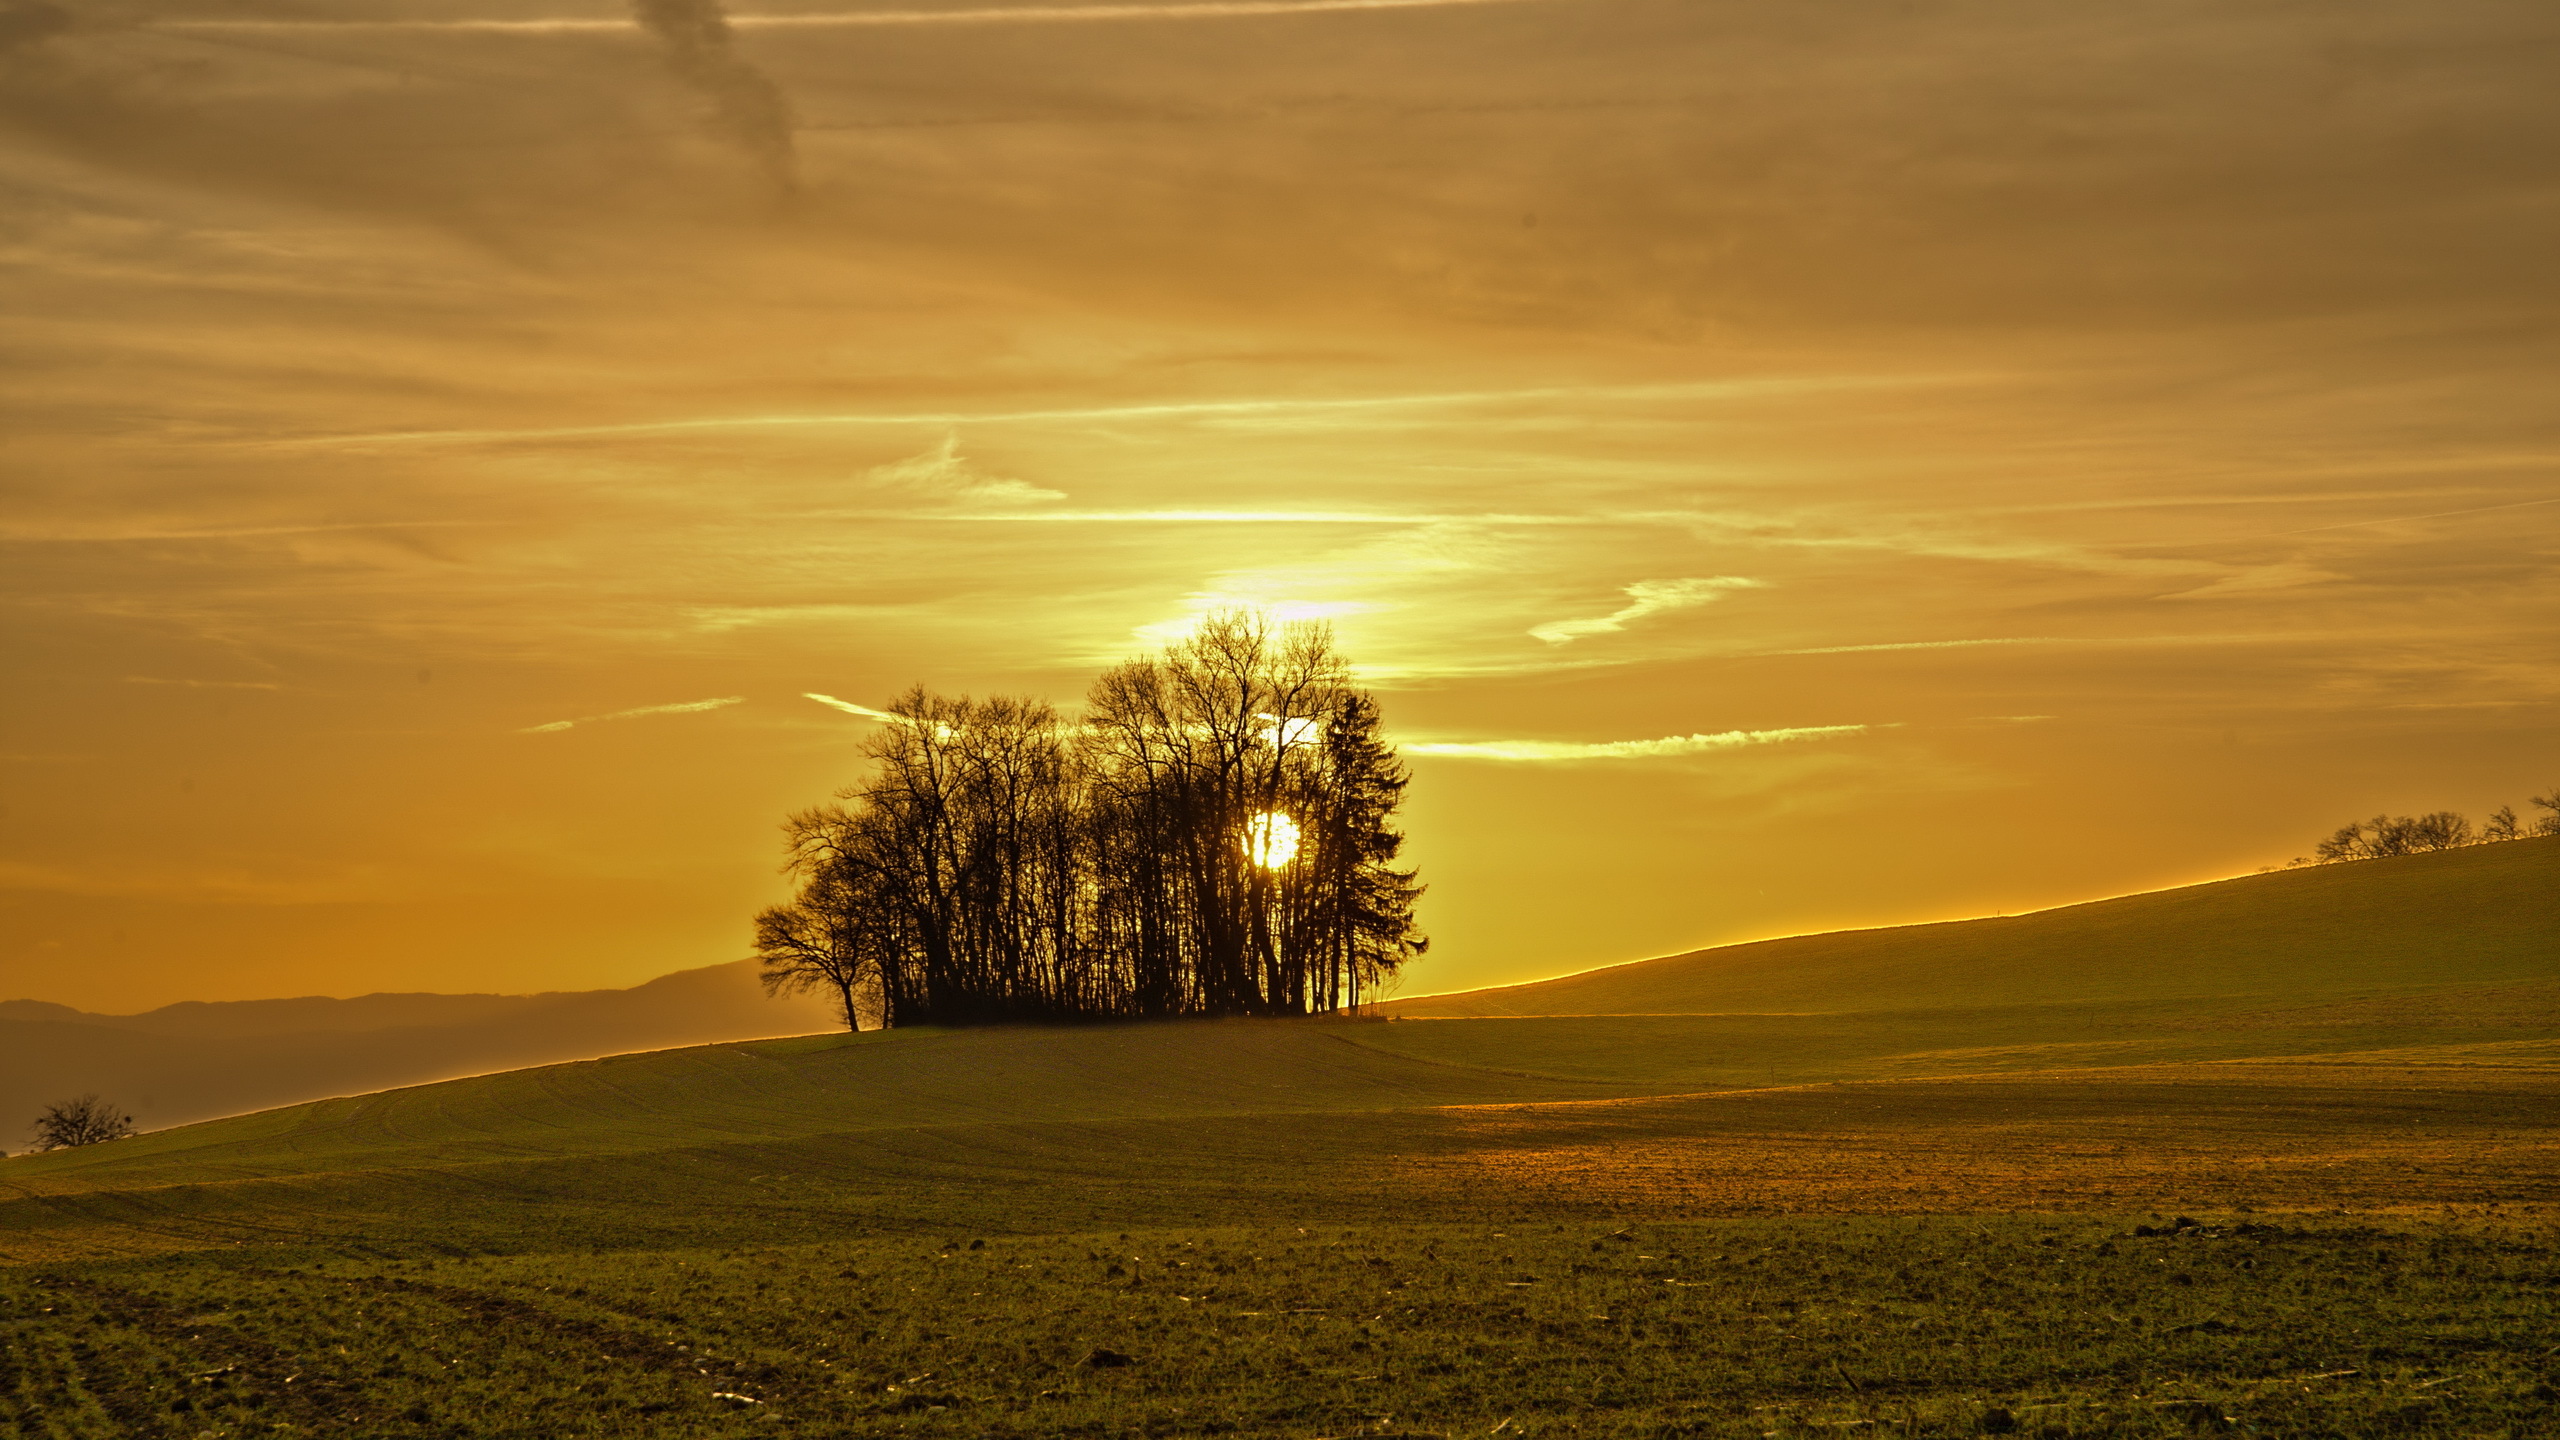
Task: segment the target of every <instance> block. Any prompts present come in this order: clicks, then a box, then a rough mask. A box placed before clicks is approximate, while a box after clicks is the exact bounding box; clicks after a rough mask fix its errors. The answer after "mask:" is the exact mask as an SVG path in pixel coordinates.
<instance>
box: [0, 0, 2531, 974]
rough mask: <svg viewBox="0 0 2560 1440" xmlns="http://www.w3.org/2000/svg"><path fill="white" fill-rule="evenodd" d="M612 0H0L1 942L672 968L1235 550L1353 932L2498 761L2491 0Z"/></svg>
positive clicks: (1780, 920)
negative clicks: (1331, 672)
mask: <svg viewBox="0 0 2560 1440" xmlns="http://www.w3.org/2000/svg"><path fill="white" fill-rule="evenodd" d="M696 3H707V0H645V4H644V8H645V9H646V10H648V11H649V12H651V13H652V14H653V15H654V16H655V23H653V24H652V25H648V26H644V25H641V24H638V23H635V22H634V19H633V13H634V12H633V11H632V10H631V9H629V8H625V7H621V6H617V5H615V4H611V3H600V0H338V3H332V4H328V5H317V4H304V3H293V0H213V3H204V0H198V3H188V4H179V3H176V0H117V3H113V4H106V3H95V4H92V3H86V0H82V3H76V4H75V3H72V0H59V5H60V8H56V6H55V5H49V4H46V3H41V0H0V267H5V268H4V269H0V287H5V288H4V289H0V295H5V314H6V316H7V323H6V325H5V327H0V355H4V356H5V361H0V363H5V368H6V384H5V385H0V484H5V492H4V493H5V495H6V503H5V509H0V556H4V557H5V559H4V560H0V596H5V606H6V608H5V612H4V613H5V626H0V630H5V634H4V635H0V643H5V647H6V649H5V661H0V664H5V673H6V677H7V680H6V695H5V701H6V703H5V710H0V805H5V817H0V887H5V888H4V889H0V998H13V997H21V996H24V997H32V998H39V999H46V1000H55V1001H61V1002H65V1003H70V1004H76V1005H81V1006H84V1007H87V1008H91V1009H98V1010H110V1011H129V1010H138V1009H142V1008H146V1007H149V1006H153V1005H158V1004H162V1003H166V1002H169V1001H173V1000H180V999H231V998H248V997H257V996H271V995H292V994H307V993H328V994H342V995H346V994H357V993H362V992H366V991H372V990H384V989H394V990H502V991H527V990H544V989H562V988H587V987H596V986H607V985H626V984H631V983H636V982H638V981H640V980H644V979H647V978H649V977H651V976H653V975H657V974H660V973H663V972H666V971H669V970H673V969H679V968H683V967H688V966H695V965H704V964H710V963H714V962H719V961H725V960H732V959H736V958H738V957H740V956H742V955H744V954H746V953H747V946H748V930H747V925H748V920H749V917H750V916H751V915H752V913H753V912H754V910H755V909H756V908H757V907H759V906H761V905H764V904H769V903H772V902H773V901H775V900H777V899H779V898H781V896H782V895H783V894H784V893H785V889H784V882H783V880H782V879H781V878H780V877H779V876H778V875H777V874H776V873H775V865H776V862H777V860H778V858H779V855H778V836H777V831H776V824H777V822H778V821H779V820H780V818H781V816H782V815H783V814H784V812H786V811H787V810H790V809H792V808H794V807H798V806H802V805H807V804H811V803H815V802H817V801H819V800H822V799H824V798H825V797H826V795H827V794H828V793H829V792H830V791H831V790H833V789H834V788H836V787H838V786H841V785H843V784H845V783H847V782H848V781H850V780H852V779H853V778H855V775H856V763H857V759H858V756H857V747H858V745H859V744H860V742H861V740H862V738H863V736H864V735H865V734H866V733H867V730H866V727H868V726H869V725H871V724H872V723H875V722H872V721H870V720H867V719H865V718H864V717H863V716H861V715H860V714H858V713H855V712H854V710H852V709H848V708H846V707H845V706H844V705H831V704H829V703H826V702H825V701H822V700H818V699H812V698H810V697H811V696H812V695H816V696H826V697H833V698H834V699H835V700H838V701H842V702H848V703H849V704H850V705H851V706H853V707H864V706H873V707H876V706H878V705H881V704H883V703H885V702H886V701H887V700H888V699H889V698H890V697H891V696H892V695H893V694H895V693H896V692H897V691H899V690H900V689H903V688H904V687H905V686H907V685H908V684H910V683H913V682H918V681H921V682H923V683H925V684H927V685H930V686H933V687H936V688H939V689H945V690H950V691H955V692H961V691H965V692H970V693H976V694H986V693H990V692H1008V693H1028V694H1034V695H1040V696H1045V697H1049V698H1051V699H1054V700H1056V701H1059V702H1061V703H1071V702H1073V701H1075V700H1076V699H1077V698H1078V697H1079V696H1080V695H1081V694H1082V692H1083V690H1084V687H1085V685H1086V683H1087V681H1088V680H1089V678H1090V677H1091V676H1092V674H1093V673H1094V672H1095V671H1096V670H1097V669H1099V668H1101V667H1102V666H1104V665H1107V664H1109V663H1111V662H1113V661H1116V660H1118V659H1121V658H1123V657H1126V656H1128V655H1130V654H1133V653H1136V652H1138V651H1140V650H1142V649H1144V648H1147V647H1149V646H1152V645H1154V644H1158V643H1161V641H1162V640H1163V639H1164V638H1166V637H1168V636H1171V635H1174V634H1177V633H1179V632H1180V631H1181V630H1182V629H1183V628H1184V627H1185V625H1186V623H1187V621H1188V620H1189V618H1190V617H1193V616H1196V615H1198V614H1199V613H1201V612H1203V611H1205V610H1208V609H1211V608H1215V607H1219V606H1226V605H1237V604H1250V605H1260V606H1265V607H1268V608H1269V609H1270V610H1271V611H1273V612H1274V613H1275V614H1278V615H1281V616H1285V617H1320V618H1325V619H1329V620H1330V621H1331V622H1332V623H1333V625H1334V626H1335V627H1336V629H1337V631H1338V633H1339V635H1340V637H1341V640H1342V643H1343V646H1344V648H1345V649H1346V650H1347V651H1348V652H1349V653H1350V654H1351V655H1352V656H1353V657H1354V658H1355V659H1356V660H1357V661H1359V662H1360V663H1361V665H1362V667H1363V671H1364V674H1365V677H1366V679H1367V681H1368V683H1369V684H1370V685H1371V686H1372V687H1374V688H1375V689H1376V690H1377V691H1378V693H1379V694H1380V696H1381V698H1382V700H1383V701H1384V704H1385V707H1386V714H1387V718H1388V722H1389V725H1390V727H1391V728H1392V730H1393V731H1394V733H1395V736H1396V738H1397V739H1398V740H1399V741H1400V742H1401V743H1402V744H1403V745H1404V747H1405V750H1406V753H1407V756H1408V758H1409V761H1410V763H1411V767H1412V770H1413V774H1414V782H1413V787H1412V790H1411V792H1410V798H1409V805H1408V811H1407V817H1406V818H1407V825H1408V829H1409V832H1410V835H1411V841H1410V845H1409V848H1408V852H1407V854H1408V858H1409V859H1410V860H1412V861H1413V862H1415V863H1417V864H1418V865H1420V866H1421V868H1422V871H1423V877H1424V879H1425V880H1426V881H1428V882H1429V884H1430V885H1431V887H1432V888H1431V892H1430V895H1429V897H1428V899H1427V900H1426V901H1425V904H1424V910H1423V919H1424V922H1425V925H1426V928H1427V929H1428V930H1429V932H1430V933H1431V935H1432V936H1433V939H1434V947H1433V950H1432V953H1431V955H1430V957H1429V958H1428V959H1427V960H1426V961H1424V962H1422V963H1421V964H1420V965H1418V966H1417V967H1415V969H1414V970H1413V972H1412V973H1411V976H1410V978H1409V979H1408V981H1407V982H1406V985H1405V987H1404V988H1405V993H1408V994H1418V993H1425V992H1429V991H1436V990H1447V989H1455V988H1462V987H1467V986H1472V985H1479V984H1490V983H1500V982H1507V981H1514V980H1523V979H1530V978H1535V977H1539V976H1545V975H1551V974H1556V973H1560V972H1563V971H1567V970H1573V969H1579V968H1585V967H1588V966H1591V965H1596V964H1604V963H1611V962H1616V961H1622V960H1632V959H1637V958H1641V957H1644V956H1647V955H1654V954H1661V953H1667V952H1671V951H1676V950H1681V949H1686V948H1692V947H1695V946H1699V945H1704V944H1710V943H1716V942H1721V941H1727V940H1737V939H1750V938H1756V937H1762V936H1768V935H1776V934H1785V933H1792V932H1798V931H1803V930H1810V929H1825V928H1837V927H1841V926H1850V925H1870V924H1879V923H1890V922H1897V921H1908V920H1922V919H1937V918H1947V917H1953V916H1960V915H1974V914H1985V913H1994V912H2005V911H2016V910H2021V909H2027V908H2034V907H2040V906H2046V905H2052V904H2058V903H2064V902H2068V901H2072V900H2078V899H2086V898H2092V897H2096V896H2101V895H2108V894H2115V893H2121V892H2125V891H2131V890H2138V889H2147V888H2156V887H2159V886H2164V885H2171V884H2178V883H2183V882H2187V881H2191V880H2198V879H2204V878H2210V877H2215V876H2222V875H2229V874H2235V873H2245V872H2247V871H2250V870H2253V869H2256V868H2258V867H2260V866H2264V865H2269V864H2277V863H2281V862H2283V861H2284V860H2286V859H2288V858H2289V857H2292V856H2295V855H2300V854H2304V853H2307V852H2308V851H2309V849H2310V846H2311V844H2312V842H2313V841H2314V840H2316V839H2317V838H2318V837H2319V836H2321V835H2323V834H2325V833H2327V832H2328V831H2329V830H2331V829H2333V828H2335V827H2336V826H2337V825H2338V824H2340V823H2342V822H2344V821H2346V820H2348V819H2351V818H2355V817H2358V816H2363V815H2370V814H2372V813H2374V812H2375V811H2377V810H2383V809H2389V810H2392V811H2395V812H2398V811H2417V810H2433V809H2439V808H2452V809H2457V810H2463V811H2467V812H2469V813H2470V814H2471V815H2472V816H2473V817H2474V818H2477V817H2479V816H2480V815H2481V814H2483V813H2485V812H2486V811H2487V810H2489V809H2490V808H2492V807H2494V806H2496V805H2497V804H2499V803H2501V802H2508V803H2516V804H2519V805H2521V803H2522V801H2523V799H2524V797H2525V795H2526V794H2527V793H2529V792H2533V791H2538V790H2541V789H2543V788H2545V787H2549V786H2551V785H2553V784H2554V783H2555V782H2560V344H2555V335H2560V328H2555V323H2554V322H2555V320H2556V319H2560V164H2556V163H2555V160H2554V156H2555V155H2560V87H2555V86H2554V85H2553V83H2552V77H2553V75H2554V74H2555V73H2560V8H2555V7H2553V6H2551V5H2550V4H2549V3H2548V0H2516V3H2472V0H2427V3H2416V0H2404V3H2390V4H2379V3H2369V0H2345V3H2338V0H2321V3H2300V4H2291V5H2285V4H2271V5H2259V6H2230V5H2222V4H2205V3H2161V0H2137V3H2128V4H2115V5H2105V6H2092V5H2057V4H2051V3H2024V0H2015V3H1998V0H1991V3H1954V4H1941V5H1911V4H1904V3H1882V0H1875V3H1813V4H1783V5H1781V4H1727V3H1712V0H1400V3H1397V0H1323V3H1304V4H1289V3H1262V0H1208V3H1183V0H1165V3H1156V4H1148V3H1125V4H1124V3H1108V4H1094V3H1083V4H1080V3H1073V0H1062V3H1056V4H1030V5H1013V4H1004V5H1001V6H990V5H984V4H967V3H957V4H935V3H929V0H875V3H868V4H854V3H850V0H843V3H839V4H838V5H837V6H836V8H828V0H796V3H805V4H806V5H807V6H808V7H809V8H806V9H794V10H792V11H790V12H789V13H788V14H785V13H783V12H782V11H781V10H779V9H778V8H777V9H772V10H758V9H744V8H741V9H736V10H733V11H732V12H731V15H730V23H731V26H732V30H731V33H730V34H729V35H727V36H723V35H722V34H721V33H720V31H719V28H718V26H717V25H716V24H713V23H711V22H710V21H709V20H708V19H707V18H706V14H707V12H705V11H702V10H696V9H693V8H692V6H693V5H694V4H696ZM772 3H774V4H775V5H777V6H779V5H780V4H781V3H783V0H772ZM1293 12H1295V13H1293Z"/></svg>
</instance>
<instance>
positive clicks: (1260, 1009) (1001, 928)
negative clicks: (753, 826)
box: [756, 612, 1424, 1025]
mask: <svg viewBox="0 0 2560 1440" xmlns="http://www.w3.org/2000/svg"><path fill="white" fill-rule="evenodd" d="M889 713H890V714H891V715H892V716H893V717H894V718H893V719H892V720H891V721H890V722H888V723H886V724H884V725H883V726H882V727H881V729H880V730H879V731H877V732H875V733H874V734H873V735H872V736H870V737H869V738H868V739H867V740H866V741H865V743H864V747H863V748H864V753H865V756H866V757H867V758H868V759H869V760H870V762H871V770H870V775H869V777H868V778H867V779H866V780H865V781H864V782H863V783H862V784H860V785H857V786H854V787H852V788H849V789H847V790H845V791H842V792H840V793H839V794H838V795H837V796H836V802H835V803H834V804H830V805H826V806H821V807H819V808H817V809H813V810H809V811H804V812H802V813H800V814H797V815H794V816H792V817H790V819H789V820H788V821H787V822H786V824H785V827H784V829H785V834H786V837H787V842H788V852H787V853H788V857H789V858H788V863H787V866H786V869H787V871H788V872H789V873H791V874H792V875H794V876H795V877H797V878H798V879H799V881H800V882H801V890H800V894H799V896H798V898H797V899H796V900H795V901H794V903H792V904H790V905H787V906H780V907H776V908H775V909H772V910H768V911H766V912H765V913H764V914H763V915H761V916H759V917H758V918H757V922H756V944H757V953H758V955H759V956H760V957H762V958H763V960H764V962H765V974H766V977H767V983H768V984H769V985H773V986H776V987H806V986H815V985H821V984H823V985H826V986H830V987H833V988H834V989H835V990H836V992H837V993H838V995H839V996H840V997H842V999H843V1002H844V1005H845V1013H846V1015H847V1016H848V1023H853V1021H852V1018H851V1017H853V1016H854V1015H855V1014H856V1013H857V1011H858V1010H867V1011H868V1012H869V1013H875V1014H877V1015H878V1017H879V1019H880V1023H883V1024H888V1025H905V1024H919V1023H946V1024H947V1023H974V1022H983V1021H990V1020H1005V1019H1048V1018H1073V1017H1093V1016H1143V1015H1275V1014H1304V1013H1307V1012H1309V1011H1323V1010H1335V1009H1344V1008H1350V1007H1353V1006H1356V1005H1357V1004H1358V1003H1359V1002H1360V999H1361V998H1362V997H1363V996H1371V995H1374V994H1376V993H1377V990H1378V987H1379V986H1380V985H1382V984H1383V983H1385V982H1386V980H1387V979H1388V978H1389V977H1391V976H1392V975H1393V974H1394V973H1395V971H1396V969H1397V968H1398V967H1399V966H1401V965H1402V964H1403V963H1404V962H1405V961H1406V960H1407V959H1409V958H1411V957H1412V956H1414V955H1417V954H1420V953H1421V952H1422V949H1423V946H1424V941H1423V939H1422V937H1421V935H1420V933H1419V931H1418V930H1417V929H1416V927H1415V924H1414V915H1413V907H1414V901H1415V900H1416V899H1417V898H1418V897H1419V895H1420V894H1421V887H1420V885H1418V884H1417V883H1415V880H1414V876H1413V872H1412V871H1410V870H1398V869H1395V868H1394V867H1393V863H1392V862H1393V861H1394V859H1395V857H1396V855H1397V852H1398V850H1399V849H1400V848H1401V846H1402V843H1403V837H1402V836H1401V835H1400V834H1398V833H1397V832H1396V831H1395V830H1394V828H1393V827H1392V824H1391V821H1392V817H1393V815H1394V811H1395V809H1396V806H1397V804H1398V802H1399V801H1400V799H1401V798H1402V795H1403V791H1404V786H1405V777H1404V773H1403V770H1402V769H1401V767H1400V766H1399V765H1398V764H1397V762H1396V760H1395V756H1394V752H1393V749H1392V747H1391V746H1389V745H1388V743H1387V742H1386V740H1385V739H1384V738H1383V735H1382V734H1381V731H1380V724H1379V715H1378V708H1377V704H1376V702H1375V701H1374V700H1372V699H1370V698H1369V697H1368V696H1367V695H1364V694H1362V693H1360V692H1359V691H1358V690H1356V689H1354V688H1353V687H1352V686H1351V684H1350V681H1349V667H1348V666H1347V664H1346V663H1345V662H1344V661H1343V659H1342V658H1341V656H1340V655H1339V654H1338V653H1337V652H1336V651H1335V649H1334V647H1333V640H1332V636H1331V634H1330V632H1328V631H1327V630H1326V629H1325V628H1324V627H1322V626H1319V625H1304V624H1300V625H1277V626H1276V625H1274V624H1272V623H1271V622H1270V621H1269V620H1268V619H1267V618H1265V617H1263V616H1260V615H1256V614H1252V613H1249V612H1232V613H1225V614H1219V615H1213V616H1210V617H1209V618H1208V619H1206V620H1205V621H1203V622H1202V624H1201V625H1200V627H1199V629H1198V630H1196V631H1195V632H1194V633H1193V634H1192V635H1190V636H1189V637H1187V638H1185V639H1184V640H1182V641H1180V642H1177V643H1176V644H1174V645H1172V646H1169V647H1167V648H1166V649H1165V651H1163V652H1162V653H1161V654H1158V655H1154V656H1148V657H1145V658H1142V659H1138V660H1133V661H1130V662H1129V663H1127V664H1124V665H1120V666H1116V667H1114V668H1113V669H1111V670H1110V671H1108V672H1106V673H1104V674H1103V675H1102V676H1101V677H1100V678H1098V679H1097V680H1096V681H1095V682H1094V685H1093V688H1092V692H1091V695H1090V696H1089V698H1088V703H1087V706H1086V713H1085V715H1084V717H1083V718H1082V719H1080V720H1076V721H1069V720H1067V719H1066V718H1064V717H1062V716H1061V715H1059V714H1058V712H1057V711H1056V710H1055V709H1054V708H1052V707H1051V706H1049V705H1047V704H1045V703H1042V702H1039V701H1036V700H1027V699H1014V698H1009V697H995V698H991V699H985V700H977V699H971V698H968V697H965V696H963V697H959V698H952V697H947V696H940V695H934V694H931V693H929V692H927V691H925V690H923V689H921V688H917V689H912V690H910V691H908V692H907V693H906V694H904V695H902V696H900V697H899V698H898V699H897V700H895V701H893V702H892V703H891V704H890V706H889ZM1283 842H1286V843H1283Z"/></svg>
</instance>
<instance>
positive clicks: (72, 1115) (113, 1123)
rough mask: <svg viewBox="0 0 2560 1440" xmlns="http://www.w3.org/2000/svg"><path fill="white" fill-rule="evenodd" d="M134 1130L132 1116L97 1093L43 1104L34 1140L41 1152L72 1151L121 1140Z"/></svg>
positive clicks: (37, 1119)
mask: <svg viewBox="0 0 2560 1440" xmlns="http://www.w3.org/2000/svg"><path fill="white" fill-rule="evenodd" d="M132 1133H133V1117H132V1116H130V1115H127V1114H125V1113H124V1112H123V1111H121V1110H118V1109H117V1108H115V1107H114V1106H112V1105H109V1104H108V1103H107V1102H105V1101H104V1100H101V1099H99V1098H98V1097H97V1096H95V1095H80V1096H75V1097H73V1098H72V1099H69V1100H57V1101H55V1102H54V1103H52V1104H50V1105H47V1106H46V1107H44V1113H43V1114H41V1115H38V1116H37V1117H36V1123H35V1130H34V1139H35V1148H36V1149H37V1150H38V1151H45V1150H69V1149H72V1148H74V1147H76V1146H81V1145H95V1144H98V1143H99V1142H101V1141H105V1140H122V1139H124V1138H125V1137H126V1136H128V1135H131V1134H132Z"/></svg>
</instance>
